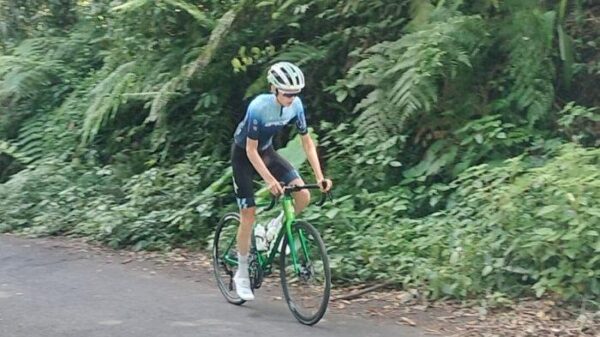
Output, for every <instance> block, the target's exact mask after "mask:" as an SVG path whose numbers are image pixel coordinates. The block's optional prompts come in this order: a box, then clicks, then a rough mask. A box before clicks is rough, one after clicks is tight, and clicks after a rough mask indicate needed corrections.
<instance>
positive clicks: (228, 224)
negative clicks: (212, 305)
mask: <svg viewBox="0 0 600 337" xmlns="http://www.w3.org/2000/svg"><path fill="white" fill-rule="evenodd" d="M239 225H240V216H239V215H238V214H237V213H228V214H226V215H225V216H224V217H223V218H222V219H221V221H220V222H219V224H218V225H217V229H216V230H215V237H214V241H213V247H212V248H213V249H212V258H213V270H214V273H215V278H216V280H217V286H218V287H219V290H220V291H221V293H222V294H223V296H224V297H225V299H226V300H227V301H228V302H229V303H233V304H237V305H240V304H243V303H244V302H245V301H244V300H243V299H241V298H240V297H239V296H238V295H237V293H236V291H235V285H234V283H233V276H234V275H235V271H236V270H237V266H238V258H237V231H238V227H239Z"/></svg>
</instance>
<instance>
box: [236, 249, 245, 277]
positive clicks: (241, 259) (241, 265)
mask: <svg viewBox="0 0 600 337" xmlns="http://www.w3.org/2000/svg"><path fill="white" fill-rule="evenodd" d="M235 275H236V276H237V277H243V278H248V255H241V254H240V253H238V270H237V271H236V272H235Z"/></svg>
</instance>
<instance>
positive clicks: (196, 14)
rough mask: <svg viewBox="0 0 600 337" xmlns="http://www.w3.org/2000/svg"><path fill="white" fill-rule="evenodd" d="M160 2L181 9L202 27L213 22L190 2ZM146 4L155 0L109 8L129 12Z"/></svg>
mask: <svg viewBox="0 0 600 337" xmlns="http://www.w3.org/2000/svg"><path fill="white" fill-rule="evenodd" d="M162 2H164V3H166V4H168V5H171V6H173V7H176V8H181V9H183V10H184V11H186V12H187V13H188V14H189V15H191V16H192V17H193V18H194V19H196V21H198V23H200V24H201V25H202V26H204V27H212V26H213V25H214V22H213V21H212V20H211V19H210V18H209V17H208V16H206V14H204V13H203V12H201V11H200V10H199V9H198V8H197V7H195V6H194V5H192V4H189V3H187V2H185V1H180V0H162ZM148 4H155V1H150V0H132V1H128V2H126V3H124V4H121V5H119V6H116V7H113V8H112V9H111V10H112V11H113V12H130V11H134V10H136V9H138V8H141V7H144V6H146V5H148Z"/></svg>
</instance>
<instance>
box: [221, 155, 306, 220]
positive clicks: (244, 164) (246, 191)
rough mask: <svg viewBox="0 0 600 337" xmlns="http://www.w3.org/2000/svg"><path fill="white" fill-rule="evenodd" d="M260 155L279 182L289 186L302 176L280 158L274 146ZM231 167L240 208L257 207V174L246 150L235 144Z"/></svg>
mask: <svg viewBox="0 0 600 337" xmlns="http://www.w3.org/2000/svg"><path fill="white" fill-rule="evenodd" d="M258 154H259V155H260V157H261V158H262V160H263V162H264V163H265V166H267V169H268V170H269V172H271V174H272V175H273V176H274V177H275V179H277V181H281V182H283V183H285V184H289V183H290V182H292V181H293V180H294V179H296V178H300V174H299V173H298V171H297V170H296V169H295V168H294V167H293V166H292V164H290V163H289V162H288V161H287V160H285V159H284V158H283V157H282V156H280V155H279V153H277V152H276V151H275V150H274V149H273V147H272V146H270V147H268V148H267V149H265V150H263V151H258ZM231 167H232V169H233V189H234V191H235V197H236V199H237V203H238V206H239V207H240V209H242V208H249V207H254V206H256V203H255V202H254V186H253V183H252V181H253V178H254V174H257V172H256V170H255V169H254V166H253V165H252V163H251V162H250V159H248V156H247V155H246V149H243V148H241V147H239V146H237V145H235V144H233V145H232V147H231Z"/></svg>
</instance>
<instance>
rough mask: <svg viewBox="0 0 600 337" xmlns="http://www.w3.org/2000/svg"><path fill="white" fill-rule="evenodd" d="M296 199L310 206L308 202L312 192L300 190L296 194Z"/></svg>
mask: <svg viewBox="0 0 600 337" xmlns="http://www.w3.org/2000/svg"><path fill="white" fill-rule="evenodd" d="M296 197H297V198H299V199H300V200H302V201H304V202H305V203H307V204H308V202H309V201H310V191H309V190H300V191H298V193H297V194H296Z"/></svg>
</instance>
